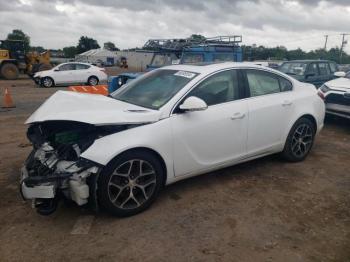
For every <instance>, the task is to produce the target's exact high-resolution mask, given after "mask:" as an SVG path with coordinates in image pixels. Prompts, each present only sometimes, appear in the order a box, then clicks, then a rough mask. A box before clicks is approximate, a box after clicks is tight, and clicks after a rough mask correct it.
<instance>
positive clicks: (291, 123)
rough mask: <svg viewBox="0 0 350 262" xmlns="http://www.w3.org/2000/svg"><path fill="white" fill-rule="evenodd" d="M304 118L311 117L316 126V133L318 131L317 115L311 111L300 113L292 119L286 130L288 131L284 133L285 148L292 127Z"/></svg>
mask: <svg viewBox="0 0 350 262" xmlns="http://www.w3.org/2000/svg"><path fill="white" fill-rule="evenodd" d="M302 118H306V119H309V120H310V121H311V122H312V123H313V125H314V127H315V133H317V127H318V126H317V121H316V118H315V116H313V115H312V114H310V113H303V114H300V115H299V116H298V117H297V118H296V119H295V120H294V121H291V122H290V124H289V126H288V129H287V130H286V133H285V134H284V137H283V140H282V141H283V148H284V146H285V144H286V142H287V139H288V135H289V132H290V131H291V129H292V127H293V126H294V124H295V123H296V122H297V121H299V120H300V119H302Z"/></svg>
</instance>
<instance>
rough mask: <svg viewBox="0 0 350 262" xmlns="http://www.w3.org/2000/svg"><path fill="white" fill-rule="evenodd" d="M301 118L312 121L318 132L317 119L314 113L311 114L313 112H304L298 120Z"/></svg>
mask: <svg viewBox="0 0 350 262" xmlns="http://www.w3.org/2000/svg"><path fill="white" fill-rule="evenodd" d="M301 118H306V119H309V120H310V121H311V122H312V124H313V125H314V128H315V133H316V132H317V127H318V126H317V121H316V118H315V117H314V116H313V115H311V114H304V115H302V116H300V117H299V118H298V119H297V120H296V121H298V120H299V119H301ZM296 121H295V122H296ZM295 122H294V123H295Z"/></svg>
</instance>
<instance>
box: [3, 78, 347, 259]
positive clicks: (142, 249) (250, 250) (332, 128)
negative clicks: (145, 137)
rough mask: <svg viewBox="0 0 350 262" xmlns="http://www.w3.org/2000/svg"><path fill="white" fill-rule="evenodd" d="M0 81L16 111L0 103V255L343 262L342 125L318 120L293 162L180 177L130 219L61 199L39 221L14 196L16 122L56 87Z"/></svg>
mask: <svg viewBox="0 0 350 262" xmlns="http://www.w3.org/2000/svg"><path fill="white" fill-rule="evenodd" d="M4 87H9V89H10V91H11V94H12V97H13V99H14V101H15V103H16V106H17V107H16V108H15V109H11V110H4V109H0V126H1V129H0V130H1V137H0V187H1V190H0V261H64V260H65V261H284V262H288V261H293V262H294V261H350V172H349V169H350V122H349V121H345V120H341V119H328V120H327V121H326V126H325V128H324V130H323V131H322V132H321V135H320V136H319V137H318V138H317V141H316V143H315V146H314V148H313V150H312V152H311V154H310V156H309V157H308V159H307V160H306V161H304V162H303V163H296V164H290V163H285V162H283V161H281V160H280V159H279V158H278V156H270V157H266V158H263V159H260V160H256V161H253V162H249V163H245V164H242V165H238V166H235V167H231V168H227V169H223V170H220V171H217V172H214V173H211V174H207V175H203V176H199V177H196V178H193V179H189V180H186V181H182V182H179V183H177V184H174V185H171V186H169V187H167V188H166V190H164V191H163V192H162V194H161V196H160V198H159V199H158V201H156V203H155V204H154V205H153V206H152V207H151V209H149V210H148V211H146V212H144V213H142V214H140V215H137V216H134V217H130V218H124V219H119V218H115V217H111V216H109V215H107V214H104V213H100V214H94V213H92V212H90V211H89V210H85V209H82V208H77V207H76V206H64V205H62V206H61V207H60V208H59V210H58V211H57V212H56V213H55V214H53V215H52V216H49V217H42V216H40V215H38V214H37V213H36V212H35V211H34V210H33V209H31V206H30V203H24V202H23V201H22V200H21V198H20V196H19V193H18V188H17V187H18V178H19V169H20V167H21V165H22V163H23V161H24V160H25V158H26V156H27V155H28V153H29V152H30V150H31V149H30V145H29V144H28V141H27V140H26V136H25V132H26V127H25V126H24V125H23V122H24V121H25V119H26V118H27V117H28V116H29V115H30V114H31V113H32V112H33V111H34V110H35V109H36V108H37V107H38V106H39V105H40V104H41V103H42V102H43V101H44V100H45V98H47V97H48V96H50V95H51V94H52V93H54V92H55V91H56V90H57V89H58V88H52V89H39V88H34V85H33V84H32V82H31V81H30V80H28V79H21V80H17V81H0V88H1V95H3V92H4ZM1 97H2V96H1ZM1 99H2V98H1Z"/></svg>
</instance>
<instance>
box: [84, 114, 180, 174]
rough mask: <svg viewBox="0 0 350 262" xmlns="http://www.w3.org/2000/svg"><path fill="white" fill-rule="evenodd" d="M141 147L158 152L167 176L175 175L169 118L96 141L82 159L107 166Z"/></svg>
mask: <svg viewBox="0 0 350 262" xmlns="http://www.w3.org/2000/svg"><path fill="white" fill-rule="evenodd" d="M140 147H142V148H149V149H151V150H153V151H155V152H157V153H158V154H159V155H160V156H161V157H162V158H163V160H164V163H165V165H166V169H167V176H168V177H169V176H170V177H172V176H173V175H174V171H173V152H172V147H173V145H172V135H171V126H170V122H169V118H167V119H163V120H160V121H158V122H155V123H152V124H146V125H143V126H139V127H134V128H131V129H128V130H125V131H122V132H118V133H115V134H111V135H108V136H105V137H102V138H99V139H96V140H95V141H94V143H93V144H92V145H91V146H90V147H89V148H88V149H87V150H86V151H84V152H83V153H82V154H81V157H83V158H86V159H89V160H91V161H94V162H96V163H99V164H101V165H107V164H108V163H109V162H110V161H111V160H112V159H113V158H115V157H116V156H118V155H119V154H121V153H123V152H125V151H127V150H129V149H134V148H140Z"/></svg>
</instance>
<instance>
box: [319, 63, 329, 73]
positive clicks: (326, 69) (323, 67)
mask: <svg viewBox="0 0 350 262" xmlns="http://www.w3.org/2000/svg"><path fill="white" fill-rule="evenodd" d="M318 69H319V70H320V75H330V74H331V72H330V70H329V67H328V63H318Z"/></svg>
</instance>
